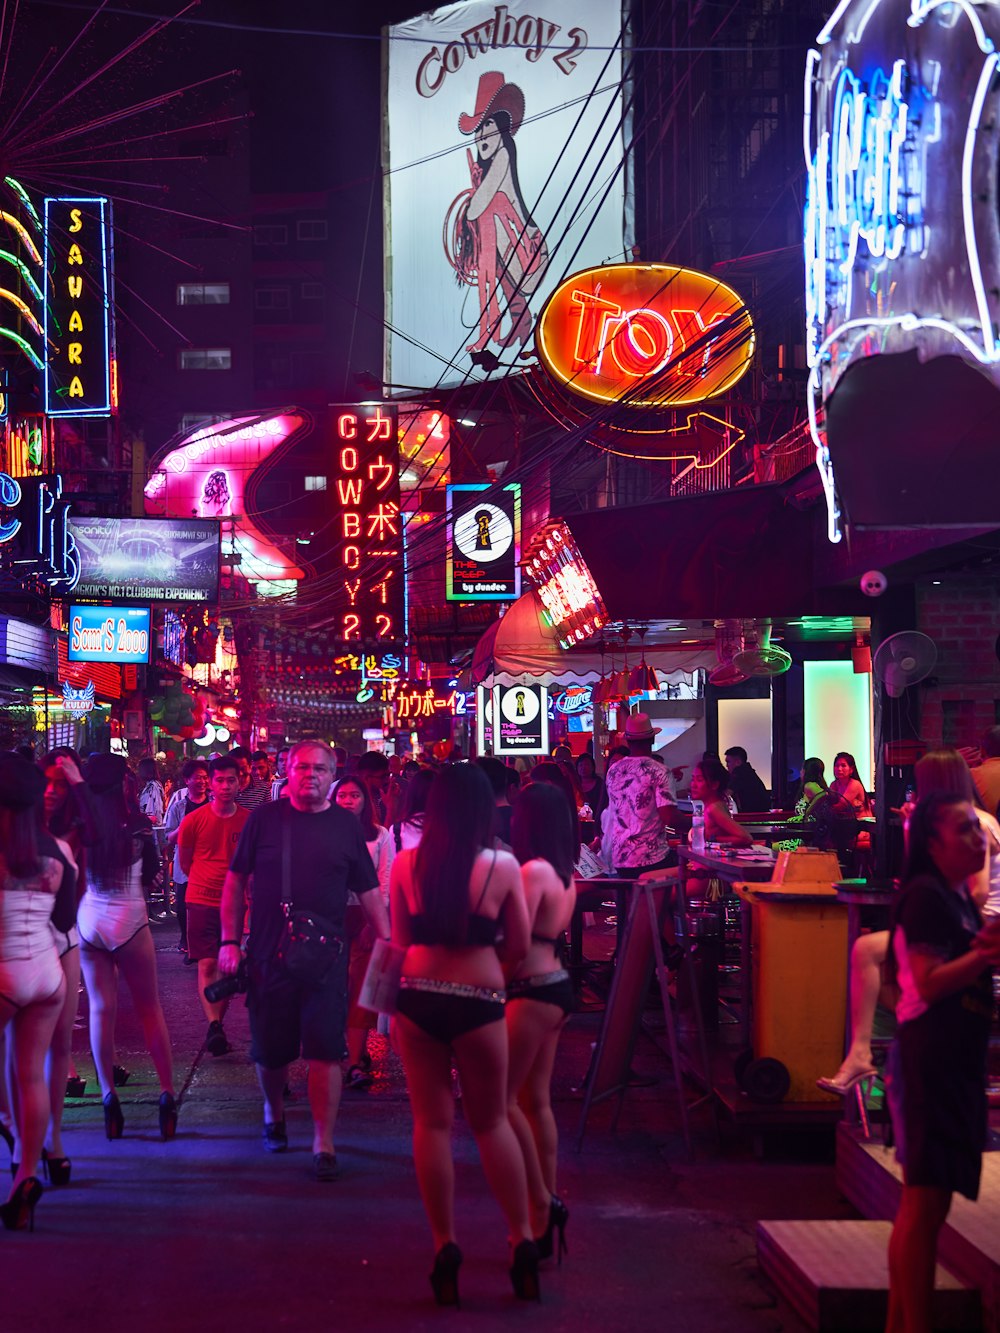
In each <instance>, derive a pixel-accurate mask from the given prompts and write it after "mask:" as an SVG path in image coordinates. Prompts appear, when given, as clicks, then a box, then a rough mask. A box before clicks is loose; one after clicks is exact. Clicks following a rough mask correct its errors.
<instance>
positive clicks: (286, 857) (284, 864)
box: [281, 809, 292, 918]
mask: <svg viewBox="0 0 1000 1333" xmlns="http://www.w3.org/2000/svg"><path fill="white" fill-rule="evenodd" d="M281 907H282V910H283V911H284V913H285V917H286V918H287V917H289V916H291V912H292V830H291V820H290V819H289V818H288V811H287V810H286V809H283V810H282V812H281Z"/></svg>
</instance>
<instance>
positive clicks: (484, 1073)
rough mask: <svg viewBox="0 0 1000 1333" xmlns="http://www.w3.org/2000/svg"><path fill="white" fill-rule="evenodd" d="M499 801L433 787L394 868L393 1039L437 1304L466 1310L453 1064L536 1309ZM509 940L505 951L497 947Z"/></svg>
mask: <svg viewBox="0 0 1000 1333" xmlns="http://www.w3.org/2000/svg"><path fill="white" fill-rule="evenodd" d="M492 826H493V791H492V788H491V787H490V784H489V780H488V779H487V777H486V775H485V773H483V772H482V770H481V769H479V768H477V767H476V766H475V765H472V764H456V765H453V766H452V767H450V768H446V769H443V770H442V771H441V772H440V773H439V774H438V775H437V777H436V778H435V779H434V782H433V784H432V785H431V789H430V794H429V796H428V800H427V812H426V815H425V819H424V832H423V837H422V839H421V841H420V845H419V846H418V847H417V848H416V849H415V850H414V851H409V852H403V853H402V854H401V855H400V856H398V857H397V858H396V860H395V862H394V863H393V867H392V878H391V884H390V893H391V900H392V939H393V943H394V944H396V945H398V946H400V947H401V948H404V949H406V958H405V961H404V964H403V977H402V982H401V985H400V991H399V1000H398V1009H397V1017H396V1034H397V1039H398V1043H399V1049H400V1052H401V1054H402V1057H403V1064H404V1066H405V1069H406V1077H407V1083H408V1086H409V1093H410V1105H411V1106H412V1108H413V1159H414V1164H415V1166H416V1173H417V1181H418V1183H419V1185H420V1192H421V1195H422V1197H423V1201H424V1208H425V1209H426V1210H427V1218H428V1221H429V1222H430V1225H431V1232H432V1235H433V1239H434V1249H435V1252H436V1258H435V1261H434V1270H433V1272H432V1273H431V1286H432V1287H433V1290H434V1296H435V1299H436V1300H437V1302H438V1304H439V1305H457V1304H458V1269H459V1265H460V1264H461V1262H462V1254H461V1251H460V1250H459V1248H458V1245H457V1243H456V1232H455V1199H454V1195H455V1171H454V1163H453V1161H452V1155H451V1129H452V1121H453V1120H454V1115H455V1104H454V1097H453V1095H452V1083H451V1064H452V1058H453V1057H454V1061H455V1064H456V1065H457V1067H458V1073H459V1077H460V1079H461V1082H462V1104H463V1108H464V1111H465V1118H466V1120H467V1121H468V1124H469V1128H470V1129H471V1130H472V1132H473V1134H474V1135H475V1139H476V1145H477V1147H478V1149H479V1156H480V1159H481V1161H482V1164H483V1170H484V1171H485V1173H486V1179H487V1181H488V1183H489V1186H490V1189H491V1190H492V1192H493V1195H494V1197H495V1198H496V1200H497V1202H498V1203H499V1205H500V1207H501V1208H502V1209H503V1212H504V1215H505V1217H506V1219H507V1227H508V1231H509V1234H510V1239H511V1243H512V1244H513V1246H514V1254H513V1264H512V1266H511V1269H510V1277H511V1282H512V1283H513V1286H514V1293H515V1295H516V1296H517V1297H518V1298H520V1299H523V1300H537V1299H538V1295H539V1288H538V1248H537V1246H536V1245H535V1242H534V1239H533V1237H532V1231H531V1219H530V1216H529V1209H528V1190H527V1183H526V1178H525V1170H524V1158H523V1156H522V1154H521V1150H520V1148H519V1146H518V1141H517V1137H516V1135H515V1134H514V1131H513V1129H512V1128H511V1124H510V1120H509V1119H508V1117H507V1028H506V1026H505V1024H504V1002H505V995H504V979H503V968H502V965H501V960H503V961H504V962H506V963H509V964H511V965H513V964H515V963H517V961H518V960H519V959H520V958H521V957H522V956H523V955H524V953H525V952H526V950H527V948H528V918H527V913H526V912H525V907H524V895H523V891H522V889H521V876H520V872H519V870H518V865H517V862H516V861H515V860H514V858H513V856H511V855H510V854H509V853H508V852H499V851H495V850H493V849H492V847H491V843H492V837H491V830H492ZM501 932H502V940H499V941H498V936H499V935H500V933H501Z"/></svg>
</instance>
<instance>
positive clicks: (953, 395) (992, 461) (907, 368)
mask: <svg viewBox="0 0 1000 1333" xmlns="http://www.w3.org/2000/svg"><path fill="white" fill-rule="evenodd" d="M998 413H1000V392H998V391H997V389H996V387H995V385H994V384H993V383H992V382H991V381H990V380H989V379H987V377H986V375H985V374H984V373H983V372H982V371H981V370H979V369H977V368H976V367H975V366H972V365H970V364H968V362H966V361H963V360H962V359H961V358H959V357H957V356H939V357H934V358H932V359H931V360H929V361H926V362H921V361H920V359H919V357H918V356H917V353H916V352H903V353H898V354H892V355H889V354H882V355H880V356H869V357H866V358H865V359H864V360H862V361H859V362H857V363H856V364H855V365H853V366H851V367H850V368H849V369H848V370H847V371H846V372H845V373H844V377H843V379H842V380H841V381H840V383H839V384H838V385H837V388H836V389H835V390H834V392H833V395H832V397H831V398H830V401H829V402H828V403H827V405H826V428H827V436H828V442H829V446H830V456H831V458H832V460H833V468H834V476H835V479H836V484H837V491H838V493H839V495H840V498H841V501H842V503H843V507H844V512H845V515H846V518H847V520H848V522H849V523H850V524H851V526H852V527H854V528H864V527H873V528H885V527H889V528H893V527H895V528H904V529H911V530H912V529H914V528H926V527H940V526H952V525H960V524H964V525H967V526H969V527H996V526H997V524H998V523H1000V497H998V496H997V488H996V455H997V415H998Z"/></svg>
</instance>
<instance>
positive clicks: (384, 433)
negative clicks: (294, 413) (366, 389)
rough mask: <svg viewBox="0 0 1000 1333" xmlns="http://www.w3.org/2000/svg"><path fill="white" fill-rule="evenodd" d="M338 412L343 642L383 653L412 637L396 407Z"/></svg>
mask: <svg viewBox="0 0 1000 1333" xmlns="http://www.w3.org/2000/svg"><path fill="white" fill-rule="evenodd" d="M332 410H333V413H334V415H333V434H334V440H333V446H334V451H335V453H334V461H333V468H332V472H333V477H332V481H333V486H332V491H333V499H334V504H335V505H336V508H337V516H336V520H335V525H334V528H333V531H334V534H335V535H334V549H335V553H336V554H335V559H336V567H337V580H338V584H339V589H338V591H339V596H338V610H337V614H336V617H335V621H334V630H335V633H336V634H337V637H338V638H339V639H341V640H342V641H343V642H344V643H345V644H353V645H355V646H356V648H357V649H359V650H360V649H362V648H363V647H366V646H370V647H372V648H373V649H375V650H376V652H377V653H383V652H386V651H388V650H389V649H390V648H391V647H393V646H397V647H399V646H402V645H403V643H404V642H405V638H406V623H405V622H406V591H405V580H404V566H403V521H402V516H401V515H400V512H399V450H398V445H397V422H396V409H395V407H390V406H388V405H386V404H367V405H361V406H356V407H340V408H334V409H332Z"/></svg>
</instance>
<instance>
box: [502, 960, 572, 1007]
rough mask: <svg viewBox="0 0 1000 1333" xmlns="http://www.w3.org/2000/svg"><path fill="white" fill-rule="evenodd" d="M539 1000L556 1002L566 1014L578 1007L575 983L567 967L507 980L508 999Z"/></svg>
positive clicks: (509, 1001) (510, 1001)
mask: <svg viewBox="0 0 1000 1333" xmlns="http://www.w3.org/2000/svg"><path fill="white" fill-rule="evenodd" d="M514 1000H538V1001H539V1003H541V1004H554V1005H556V1006H557V1007H558V1008H559V1009H561V1010H562V1011H563V1013H564V1014H571V1013H572V1012H573V1011H574V1009H575V1008H576V1000H575V997H574V995H573V983H572V982H571V981H570V978H569V973H568V972H567V971H566V969H565V968H560V969H559V971H558V972H541V973H539V974H538V975H537V976H533V977H515V978H514V980H513V981H508V982H507V1001H508V1003H512V1002H513V1001H514Z"/></svg>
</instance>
